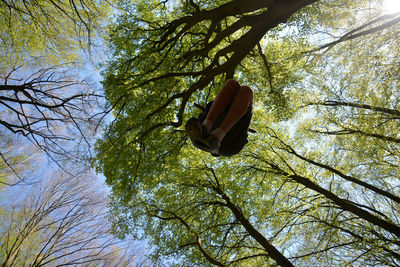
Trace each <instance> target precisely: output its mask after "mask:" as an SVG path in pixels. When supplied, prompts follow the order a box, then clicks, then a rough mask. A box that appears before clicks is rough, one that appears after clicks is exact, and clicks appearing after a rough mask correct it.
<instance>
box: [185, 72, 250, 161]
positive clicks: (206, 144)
mask: <svg viewBox="0 0 400 267" xmlns="http://www.w3.org/2000/svg"><path fill="white" fill-rule="evenodd" d="M252 104H253V90H252V89H251V88H250V87H249V86H243V85H240V83H239V82H237V81H236V80H232V79H230V80H228V81H226V83H225V84H224V86H223V87H222V89H221V91H220V92H219V93H218V95H217V97H216V98H215V100H214V101H211V102H209V103H208V104H207V107H206V108H205V109H204V108H203V109H204V110H203V112H202V113H201V114H200V116H199V117H198V118H190V119H189V120H188V121H187V122H186V125H185V131H186V133H187V134H188V135H189V137H190V140H191V141H192V143H193V145H194V146H195V147H197V148H199V149H201V150H203V151H206V152H210V153H211V154H212V155H213V156H215V157H217V156H233V155H236V154H238V153H239V152H240V151H241V150H242V149H243V147H244V146H245V144H246V143H247V142H248V141H247V132H248V131H249V125H250V121H251V117H252V115H253V111H252V110H253V105H252ZM197 107H199V106H197Z"/></svg>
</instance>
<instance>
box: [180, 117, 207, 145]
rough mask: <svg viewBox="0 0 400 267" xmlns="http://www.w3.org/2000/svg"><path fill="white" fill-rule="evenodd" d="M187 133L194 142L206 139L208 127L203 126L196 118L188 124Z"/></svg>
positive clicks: (191, 119)
mask: <svg viewBox="0 0 400 267" xmlns="http://www.w3.org/2000/svg"><path fill="white" fill-rule="evenodd" d="M185 132H186V133H187V135H189V137H190V139H192V140H198V139H204V138H207V137H208V132H207V129H206V127H204V126H203V125H201V123H200V121H199V120H198V119H196V118H190V119H189V120H188V121H187V122H186V125H185Z"/></svg>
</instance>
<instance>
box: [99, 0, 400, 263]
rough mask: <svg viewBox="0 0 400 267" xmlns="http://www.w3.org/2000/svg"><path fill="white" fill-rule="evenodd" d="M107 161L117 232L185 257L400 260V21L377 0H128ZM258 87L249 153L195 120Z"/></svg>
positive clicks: (112, 74)
mask: <svg viewBox="0 0 400 267" xmlns="http://www.w3.org/2000/svg"><path fill="white" fill-rule="evenodd" d="M118 4H119V8H120V10H121V12H120V14H119V16H118V18H117V19H116V21H115V23H113V24H112V25H111V26H110V27H109V37H108V40H107V41H108V45H109V47H110V50H109V53H110V59H109V62H108V64H107V66H106V68H105V69H104V72H103V76H104V81H103V85H104V90H105V93H106V96H107V99H108V101H109V106H110V108H112V110H113V112H114V113H113V114H114V120H113V121H112V122H110V123H109V125H108V127H107V129H106V131H105V134H104V136H103V137H102V139H100V140H99V141H98V142H97V146H96V149H97V155H96V161H95V165H96V166H97V169H98V171H100V172H102V173H104V175H105V176H106V181H107V183H108V185H109V186H110V187H111V189H112V202H111V204H110V205H111V207H112V209H113V217H112V220H113V222H114V226H115V227H114V232H115V234H116V235H118V236H121V237H123V236H126V235H133V236H135V237H145V238H147V240H148V242H149V244H150V245H152V246H153V248H154V249H155V251H156V252H155V253H154V258H155V260H159V261H166V260H167V259H168V262H170V263H171V264H173V263H175V264H177V265H182V264H186V265H207V264H214V265H219V266H226V265H233V266H265V265H274V264H278V265H282V266H291V265H299V266H332V265H334V266H341V265H351V264H352V263H354V262H357V263H358V264H362V265H388V266H398V265H400V254H399V253H398V251H399V246H400V244H399V241H398V240H399V237H400V223H399V203H400V202H399V201H400V197H399V195H400V192H399V187H398V186H399V182H398V177H399V163H400V162H399V156H400V155H399V136H398V132H399V114H400V111H399V107H398V105H399V103H398V94H399V89H400V87H399V76H398V71H399V66H400V65H399V55H398V53H399V51H400V47H399V45H398V38H397V37H396V36H398V34H399V30H400V28H399V24H398V22H399V14H392V15H382V13H381V9H380V3H379V2H377V1H350V0H341V1H312V0H301V1H298V0H285V1H268V0H266V1H241V0H233V1H218V0H215V1H202V0H197V1H195V0H187V1H145V0H137V1H128V0H126V1H120V2H119V3H118ZM229 78H235V79H237V80H239V82H241V83H243V84H246V85H249V86H251V87H252V88H253V89H254V91H255V96H254V101H255V103H254V116H253V121H252V124H251V128H254V129H255V130H256V131H257V133H254V134H251V136H250V138H249V139H250V142H249V144H247V145H246V147H245V149H244V150H243V151H242V153H241V154H240V155H236V156H234V157H229V158H224V157H221V158H217V159H216V158H212V157H210V156H209V155H208V154H206V153H204V152H202V151H198V150H196V149H195V148H194V147H193V146H192V145H191V144H190V142H189V141H188V138H187V137H186V136H185V134H184V131H183V127H182V124H183V123H184V122H185V121H186V120H187V119H189V118H190V117H192V116H195V115H196V114H197V111H196V110H195V108H194V105H193V103H198V104H202V105H204V104H206V103H207V102H208V101H209V100H212V98H213V96H215V94H216V93H217V92H218V90H219V89H220V88H221V86H222V84H223V83H224V82H225V81H226V80H227V79H229Z"/></svg>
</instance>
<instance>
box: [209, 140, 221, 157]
mask: <svg viewBox="0 0 400 267" xmlns="http://www.w3.org/2000/svg"><path fill="white" fill-rule="evenodd" d="M207 143H208V145H209V148H210V153H211V154H212V155H213V156H216V155H219V147H220V146H221V143H220V141H219V140H218V139H217V138H216V137H214V136H210V138H208V140H207Z"/></svg>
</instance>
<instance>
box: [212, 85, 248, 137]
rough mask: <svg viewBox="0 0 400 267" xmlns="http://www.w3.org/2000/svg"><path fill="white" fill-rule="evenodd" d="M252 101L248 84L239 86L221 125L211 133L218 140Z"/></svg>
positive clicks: (241, 115)
mask: <svg viewBox="0 0 400 267" xmlns="http://www.w3.org/2000/svg"><path fill="white" fill-rule="evenodd" d="M252 103H253V90H252V89H251V88H250V87H248V86H240V88H239V91H238V92H237V94H236V96H235V98H234V99H233V102H232V104H231V106H230V107H229V110H228V113H227V114H226V116H225V118H224V120H223V121H222V123H221V125H220V126H219V127H218V128H217V129H215V130H214V131H213V132H212V133H211V135H212V136H215V137H216V138H217V139H218V141H219V142H221V141H222V139H223V138H224V137H225V134H226V133H227V132H228V131H229V130H230V129H231V128H232V127H233V126H234V125H235V124H236V123H237V122H238V121H239V120H240V119H241V118H242V117H243V115H244V114H246V112H247V109H248V107H249V106H250V105H251V104H252Z"/></svg>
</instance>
